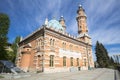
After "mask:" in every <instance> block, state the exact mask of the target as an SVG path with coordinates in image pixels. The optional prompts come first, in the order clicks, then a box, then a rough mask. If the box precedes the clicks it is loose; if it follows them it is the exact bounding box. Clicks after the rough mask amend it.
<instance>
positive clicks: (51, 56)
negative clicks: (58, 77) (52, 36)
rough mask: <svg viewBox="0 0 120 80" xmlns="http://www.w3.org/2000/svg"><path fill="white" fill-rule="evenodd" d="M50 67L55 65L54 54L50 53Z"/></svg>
mask: <svg viewBox="0 0 120 80" xmlns="http://www.w3.org/2000/svg"><path fill="white" fill-rule="evenodd" d="M49 64H50V67H53V66H54V55H50V63H49Z"/></svg>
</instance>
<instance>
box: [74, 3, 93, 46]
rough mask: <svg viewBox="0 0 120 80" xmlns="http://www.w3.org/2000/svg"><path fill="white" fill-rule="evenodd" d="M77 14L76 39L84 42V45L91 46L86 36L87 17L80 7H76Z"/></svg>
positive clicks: (89, 39) (88, 37)
mask: <svg viewBox="0 0 120 80" xmlns="http://www.w3.org/2000/svg"><path fill="white" fill-rule="evenodd" d="M77 14H78V15H77V17H76V20H77V24H78V39H79V40H81V41H84V42H85V43H88V44H91V38H90V36H89V35H88V29H87V21H86V20H87V16H86V14H85V10H84V9H83V8H82V6H81V5H79V7H78V10H77Z"/></svg>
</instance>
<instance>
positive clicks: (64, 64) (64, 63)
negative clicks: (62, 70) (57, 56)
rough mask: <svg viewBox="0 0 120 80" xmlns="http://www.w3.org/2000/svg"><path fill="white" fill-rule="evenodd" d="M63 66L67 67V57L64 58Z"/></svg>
mask: <svg viewBox="0 0 120 80" xmlns="http://www.w3.org/2000/svg"><path fill="white" fill-rule="evenodd" d="M63 66H66V57H65V56H63Z"/></svg>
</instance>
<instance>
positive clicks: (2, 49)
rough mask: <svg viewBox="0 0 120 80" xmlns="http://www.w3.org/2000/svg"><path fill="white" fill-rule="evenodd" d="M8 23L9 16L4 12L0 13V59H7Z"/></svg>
mask: <svg viewBox="0 0 120 80" xmlns="http://www.w3.org/2000/svg"><path fill="white" fill-rule="evenodd" d="M9 25H10V20H9V17H8V16H7V15H6V14H3V13H0V60H1V59H7V52H6V46H7V39H8V38H7V34H8V30H9Z"/></svg>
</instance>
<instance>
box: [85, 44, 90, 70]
mask: <svg viewBox="0 0 120 80" xmlns="http://www.w3.org/2000/svg"><path fill="white" fill-rule="evenodd" d="M88 46H89V45H88V43H86V51H87V60H88V70H90V63H89V53H88Z"/></svg>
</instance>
